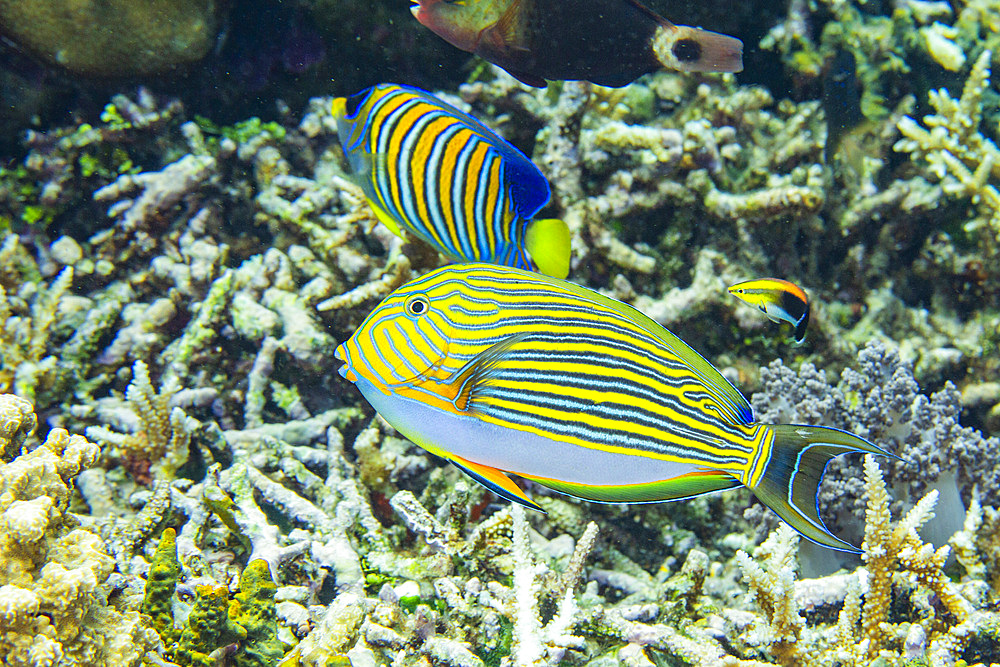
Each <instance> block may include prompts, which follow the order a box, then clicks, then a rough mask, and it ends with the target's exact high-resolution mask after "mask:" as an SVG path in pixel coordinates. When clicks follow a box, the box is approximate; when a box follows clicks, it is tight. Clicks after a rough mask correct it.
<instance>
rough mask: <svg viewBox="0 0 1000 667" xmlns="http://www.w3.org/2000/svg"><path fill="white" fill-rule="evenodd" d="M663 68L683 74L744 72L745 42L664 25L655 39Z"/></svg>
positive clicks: (715, 34) (655, 53)
mask: <svg viewBox="0 0 1000 667" xmlns="http://www.w3.org/2000/svg"><path fill="white" fill-rule="evenodd" d="M652 44H653V54H654V55H655V56H656V59H657V60H659V61H660V64H661V65H663V66H664V67H667V68H669V69H674V70H679V71H681V72H741V71H743V42H741V41H740V40H738V39H736V38H735V37H730V36H729V35H721V34H719V33H717V32H711V31H709V30H702V29H701V28H692V27H691V26H686V25H676V26H675V25H672V24H667V25H662V26H660V28H659V29H657V31H656V34H655V35H654V36H653V43H652Z"/></svg>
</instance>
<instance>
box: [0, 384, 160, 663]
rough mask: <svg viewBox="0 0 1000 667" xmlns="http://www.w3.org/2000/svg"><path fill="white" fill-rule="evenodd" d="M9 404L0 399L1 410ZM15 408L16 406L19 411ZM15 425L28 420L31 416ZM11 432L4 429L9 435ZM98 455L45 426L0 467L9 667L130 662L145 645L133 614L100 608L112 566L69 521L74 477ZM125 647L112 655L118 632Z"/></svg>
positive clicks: (2, 640) (2, 596) (0, 549)
mask: <svg viewBox="0 0 1000 667" xmlns="http://www.w3.org/2000/svg"><path fill="white" fill-rule="evenodd" d="M4 404H6V405H10V400H9V398H8V397H4V400H3V401H2V402H0V405H4ZM22 407H23V406H22ZM22 417H24V419H22V420H21V423H22V424H29V423H30V424H33V423H34V421H33V418H34V415H30V417H31V418H27V416H26V415H24V414H23V413H22ZM10 430H11V429H7V431H10ZM99 453H100V450H99V449H98V447H97V445H95V444H93V443H92V442H89V441H88V440H87V439H86V438H83V437H81V436H77V435H70V434H69V433H67V432H66V431H65V430H63V429H53V430H52V431H51V432H50V433H49V436H48V438H47V439H46V440H45V442H44V443H42V445H41V446H39V447H38V448H36V449H34V450H33V451H31V452H29V453H27V454H22V455H21V456H19V457H17V458H16V459H14V460H13V461H11V462H10V463H0V655H2V656H3V664H5V665H11V666H12V667H22V666H23V667H29V666H30V667H36V666H38V665H55V664H86V665H94V666H95V667H104V666H108V667H110V665H116V666H118V665H121V666H123V667H128V666H133V665H138V664H139V662H140V661H141V658H142V655H143V654H144V653H145V651H146V647H147V646H149V641H148V640H146V639H145V635H144V632H143V630H142V629H141V628H139V627H138V625H137V619H138V616H137V615H135V614H132V615H131V617H129V616H127V615H126V616H123V615H122V614H119V613H118V612H116V611H114V610H113V609H110V608H108V607H107V606H106V603H105V602H104V600H103V595H102V592H101V590H100V587H101V585H102V584H103V583H104V581H105V580H106V579H107V578H108V575H110V574H111V572H112V570H113V568H114V560H113V559H112V558H111V557H110V556H108V554H107V553H106V552H105V550H104V544H103V542H102V540H101V538H100V537H99V536H97V535H95V534H93V533H91V532H89V531H87V530H83V529H81V528H76V527H75V525H76V522H75V521H74V520H72V519H70V518H69V517H68V516H67V512H66V510H67V507H68V505H69V498H70V492H71V490H70V483H71V481H72V478H73V477H74V476H75V475H76V474H77V473H79V472H80V471H81V470H82V469H84V468H87V467H90V466H92V465H94V463H95V462H96V461H97V458H98V455H99ZM120 631H121V632H123V633H125V634H126V635H127V636H128V637H130V638H131V643H130V644H129V650H125V649H124V648H123V647H121V646H119V649H120V650H117V651H114V652H110V651H109V646H110V644H113V643H114V638H115V637H117V636H118V633H119V632H120Z"/></svg>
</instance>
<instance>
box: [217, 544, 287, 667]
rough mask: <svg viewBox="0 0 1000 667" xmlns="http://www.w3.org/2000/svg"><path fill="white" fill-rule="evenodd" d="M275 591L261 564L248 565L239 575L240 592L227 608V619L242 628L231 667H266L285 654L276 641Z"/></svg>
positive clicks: (265, 563) (259, 561) (269, 574)
mask: <svg viewBox="0 0 1000 667" xmlns="http://www.w3.org/2000/svg"><path fill="white" fill-rule="evenodd" d="M275 590H277V587H276V586H275V585H274V580H273V579H272V578H271V570H270V569H269V568H268V566H267V562H266V561H264V560H261V559H258V560H254V561H251V562H250V564H249V565H247V566H246V569H244V570H243V574H242V575H240V592H239V593H237V594H236V595H235V596H234V597H235V600H233V602H232V603H231V604H230V606H229V617H230V619H231V620H233V621H234V622H236V623H237V624H239V625H240V626H241V627H242V628H243V630H244V632H245V637H246V638H245V639H244V640H243V642H242V645H241V646H240V650H239V652H238V653H237V654H236V655H235V656H233V664H234V665H235V667H269V666H270V665H273V664H275V663H276V662H277V661H278V660H280V659H281V657H282V656H283V655H284V654H285V651H284V649H283V648H282V646H281V642H280V641H278V625H277V620H276V619H277V614H276V612H275V607H274V592H275Z"/></svg>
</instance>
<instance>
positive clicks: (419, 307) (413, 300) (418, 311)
mask: <svg viewBox="0 0 1000 667" xmlns="http://www.w3.org/2000/svg"><path fill="white" fill-rule="evenodd" d="M403 307H404V308H405V309H406V314H407V315H409V316H410V317H420V316H421V315H423V314H425V313H426V312H427V311H428V310H430V308H431V302H430V301H428V300H427V297H426V296H424V295H423V294H414V295H413V296H411V297H409V298H408V299H407V300H406V303H405V304H404V305H403Z"/></svg>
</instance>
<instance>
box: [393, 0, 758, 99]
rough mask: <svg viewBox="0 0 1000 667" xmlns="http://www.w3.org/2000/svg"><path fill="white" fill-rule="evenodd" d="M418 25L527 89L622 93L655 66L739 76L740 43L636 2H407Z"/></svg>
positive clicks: (514, 0)
mask: <svg viewBox="0 0 1000 667" xmlns="http://www.w3.org/2000/svg"><path fill="white" fill-rule="evenodd" d="M411 3H412V4H411V6H410V11H411V12H413V15H414V16H415V17H416V18H417V20H418V21H420V22H421V23H422V24H424V25H425V26H427V27H428V28H430V29H431V30H433V31H434V32H435V33H437V34H438V35H439V36H441V37H443V38H444V39H445V40H446V41H448V42H450V43H451V44H453V45H454V46H457V47H458V48H460V49H462V50H464V51H469V52H470V53H475V54H476V55H478V56H482V57H483V58H485V59H486V60H489V61H490V62H492V63H495V64H497V65H499V66H500V67H503V68H504V69H505V70H507V71H508V72H510V73H511V74H512V75H513V76H515V77H516V78H518V79H520V80H521V81H523V82H524V83H527V84H529V85H532V86H544V85H545V80H546V79H549V80H553V81H590V82H593V83H596V84H600V85H602V86H614V87H618V86H624V85H627V84H629V83H631V82H632V81H634V80H635V79H637V78H639V77H640V76H642V75H643V74H646V73H648V72H653V71H655V70H657V69H660V68H661V67H667V68H670V69H675V70H681V71H684V72H739V71H740V70H742V69H743V42H741V41H740V40H738V39H736V38H735V37H729V36H727V35H721V34H719V33H716V32H710V31H708V30H702V29H701V28H692V27H690V26H684V25H674V24H673V23H671V22H670V21H668V20H667V19H665V18H663V17H662V16H660V15H658V14H657V13H655V12H654V11H652V10H650V9H649V8H647V7H645V6H643V5H641V4H639V3H638V2H636V1H635V0H411Z"/></svg>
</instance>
